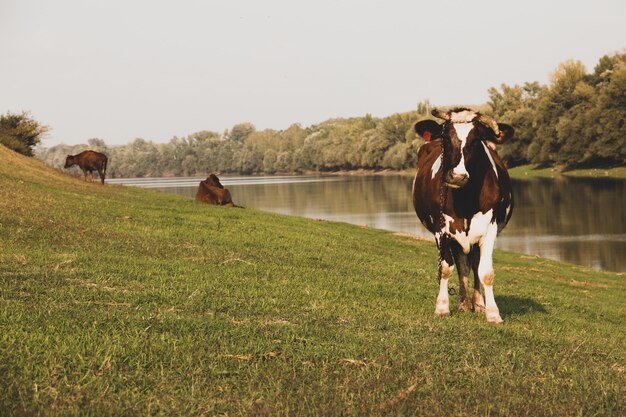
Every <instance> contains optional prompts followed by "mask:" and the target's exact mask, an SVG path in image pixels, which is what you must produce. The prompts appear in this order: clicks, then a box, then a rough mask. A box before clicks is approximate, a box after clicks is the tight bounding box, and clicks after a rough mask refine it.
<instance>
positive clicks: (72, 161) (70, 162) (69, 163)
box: [65, 155, 76, 168]
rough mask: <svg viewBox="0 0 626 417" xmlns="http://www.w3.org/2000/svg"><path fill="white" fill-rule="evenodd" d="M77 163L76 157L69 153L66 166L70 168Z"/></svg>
mask: <svg viewBox="0 0 626 417" xmlns="http://www.w3.org/2000/svg"><path fill="white" fill-rule="evenodd" d="M75 163H76V162H74V157H73V156H72V155H68V156H67V158H66V159H65V168H69V167H71V166H72V165H74V164H75Z"/></svg>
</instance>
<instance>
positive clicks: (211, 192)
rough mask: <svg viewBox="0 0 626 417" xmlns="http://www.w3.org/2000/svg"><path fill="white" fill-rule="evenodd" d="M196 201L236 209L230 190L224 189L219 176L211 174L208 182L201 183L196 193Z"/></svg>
mask: <svg viewBox="0 0 626 417" xmlns="http://www.w3.org/2000/svg"><path fill="white" fill-rule="evenodd" d="M196 201H201V202H203V203H207V204H215V205H218V206H228V207H235V205H234V204H233V200H232V198H231V197H230V191H228V188H224V186H223V185H222V183H221V182H220V180H219V178H217V175H215V174H211V175H209V176H208V177H207V179H206V180H204V181H200V185H198V191H197V192H196Z"/></svg>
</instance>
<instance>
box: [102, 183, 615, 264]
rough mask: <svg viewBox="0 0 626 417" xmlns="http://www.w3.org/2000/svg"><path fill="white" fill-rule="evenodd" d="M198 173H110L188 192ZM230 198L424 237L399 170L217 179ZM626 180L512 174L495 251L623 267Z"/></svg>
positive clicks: (193, 188) (244, 203)
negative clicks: (509, 202)
mask: <svg viewBox="0 0 626 417" xmlns="http://www.w3.org/2000/svg"><path fill="white" fill-rule="evenodd" d="M201 179H202V178H197V177H195V178H152V179H113V180H110V181H108V182H111V183H123V184H127V185H136V186H140V187H147V188H154V189H157V190H160V191H164V192H169V193H174V194H179V195H184V196H188V197H190V198H193V197H194V196H195V193H196V189H197V186H198V183H199V181H200V180H201ZM221 181H222V183H223V184H224V186H225V187H227V188H228V189H229V190H230V192H231V195H232V197H233V201H234V202H235V203H236V204H238V205H242V206H245V207H253V208H256V209H260V210H267V211H272V212H276V213H282V214H289V215H295V216H302V217H310V218H318V219H326V220H335V221H343V222H348V223H353V224H359V225H367V226H369V227H375V228H379V229H387V230H392V231H399V232H405V233H411V234H417V235H421V236H424V237H431V235H430V233H429V232H428V231H427V230H426V229H424V228H423V227H422V225H421V224H420V222H419V220H418V219H417V216H416V215H415V212H414V211H413V205H412V202H411V186H412V179H411V178H408V177H399V176H267V177H221ZM625 189H626V181H622V180H611V179H580V178H559V179H537V180H532V181H527V180H523V181H520V180H514V181H513V193H514V198H515V208H514V212H513V217H512V219H511V221H510V223H509V224H508V226H507V227H506V229H504V231H503V232H502V233H501V234H500V235H499V237H498V240H497V242H496V247H497V248H499V249H504V250H510V251H515V252H521V253H525V254H528V255H538V256H542V257H546V258H550V259H555V260H562V261H566V262H571V263H576V264H579V265H584V266H589V267H592V268H594V269H604V270H610V271H617V272H625V271H626V259H625V258H626V257H625V256H624V255H625V254H626V214H625V210H624V207H625V205H626V194H625V193H624V191H625Z"/></svg>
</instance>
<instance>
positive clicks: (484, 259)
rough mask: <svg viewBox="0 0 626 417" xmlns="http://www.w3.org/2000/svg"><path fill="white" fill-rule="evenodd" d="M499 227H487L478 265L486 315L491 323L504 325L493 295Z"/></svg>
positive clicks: (494, 224)
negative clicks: (494, 258)
mask: <svg viewBox="0 0 626 417" xmlns="http://www.w3.org/2000/svg"><path fill="white" fill-rule="evenodd" d="M497 233H498V226H497V225H496V223H490V224H489V226H488V227H487V233H486V234H485V235H484V236H483V237H482V239H481V240H480V242H479V245H480V261H479V263H478V278H479V279H480V284H481V286H482V289H483V292H484V296H485V315H486V316H487V321H488V322H489V323H502V318H501V317H500V311H499V310H498V306H497V305H496V299H495V297H494V295H493V281H494V278H495V274H494V272H493V247H494V245H495V243H496V235H497Z"/></svg>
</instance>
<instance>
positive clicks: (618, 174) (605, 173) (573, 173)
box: [509, 165, 626, 179]
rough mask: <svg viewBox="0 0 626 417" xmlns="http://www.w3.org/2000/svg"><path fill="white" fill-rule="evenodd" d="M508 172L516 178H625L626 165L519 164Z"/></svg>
mask: <svg viewBox="0 0 626 417" xmlns="http://www.w3.org/2000/svg"><path fill="white" fill-rule="evenodd" d="M509 174H510V175H511V178H516V179H525V178H528V179H532V178H557V177H559V176H569V177H585V178H614V179H626V167H614V168H590V169H573V170H566V169H564V168H563V167H550V168H540V167H539V166H537V165H521V166H518V167H514V168H510V169H509Z"/></svg>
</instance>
